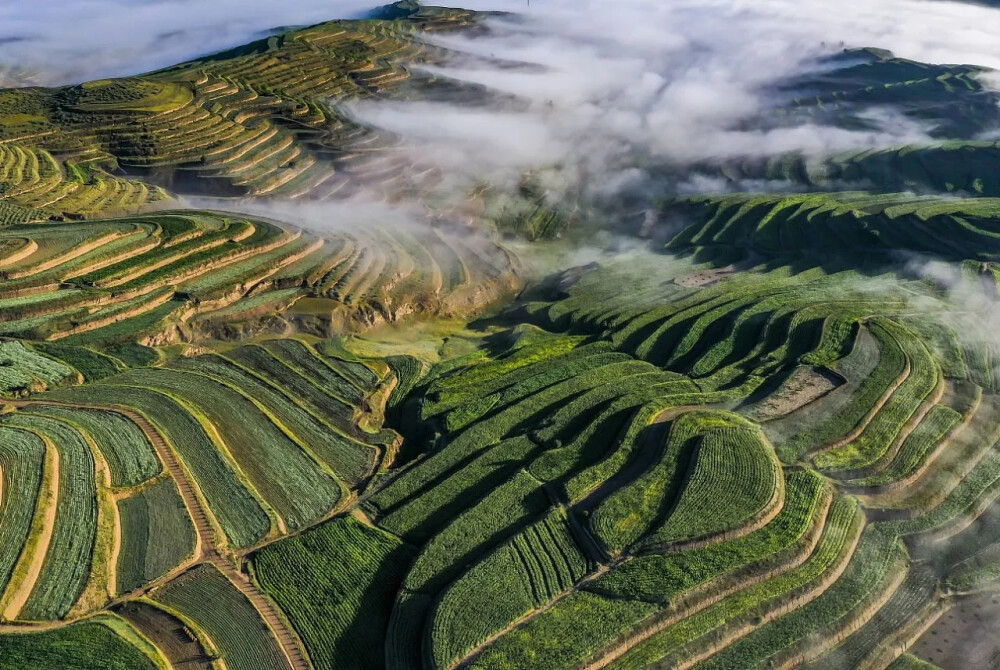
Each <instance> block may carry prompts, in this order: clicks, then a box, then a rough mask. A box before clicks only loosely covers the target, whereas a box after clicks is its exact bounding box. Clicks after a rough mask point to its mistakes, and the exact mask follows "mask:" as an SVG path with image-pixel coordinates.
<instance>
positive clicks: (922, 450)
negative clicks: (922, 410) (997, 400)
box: [851, 405, 962, 486]
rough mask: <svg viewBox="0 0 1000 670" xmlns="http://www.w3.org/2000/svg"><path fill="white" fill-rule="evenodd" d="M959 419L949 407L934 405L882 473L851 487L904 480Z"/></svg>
mask: <svg viewBox="0 0 1000 670" xmlns="http://www.w3.org/2000/svg"><path fill="white" fill-rule="evenodd" d="M961 420H962V415H961V414H959V413H958V412H956V411H955V410H953V409H952V408H950V407H946V406H944V405H935V406H934V407H932V408H931V410H930V411H929V412H928V413H927V416H925V417H924V420H923V421H921V422H920V424H919V425H918V426H917V427H916V428H914V429H913V432H912V433H910V434H909V435H907V436H906V439H905V440H904V441H903V444H902V445H901V446H900V448H899V454H898V455H897V456H896V458H895V459H894V460H893V461H892V463H891V464H890V465H889V467H888V468H886V470H885V471H884V472H883V473H881V474H879V475H875V476H873V477H868V478H866V479H861V480H858V481H855V482H851V483H852V484H853V485H855V486H879V485H883V484H889V483H891V482H894V481H897V480H900V479H906V478H907V477H909V476H910V475H911V474H912V473H914V472H916V471H917V469H918V468H919V467H920V466H921V465H922V464H923V463H924V461H925V460H926V458H927V456H928V454H930V452H931V451H932V450H933V449H934V448H935V447H937V445H939V444H941V442H942V440H944V438H945V437H946V436H947V435H948V434H949V433H950V432H951V431H952V430H953V429H954V428H955V426H957V425H958V424H959V423H960V422H961Z"/></svg>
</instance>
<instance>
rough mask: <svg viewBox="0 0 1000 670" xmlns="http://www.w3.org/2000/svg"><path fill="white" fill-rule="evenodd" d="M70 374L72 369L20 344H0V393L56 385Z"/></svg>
mask: <svg viewBox="0 0 1000 670" xmlns="http://www.w3.org/2000/svg"><path fill="white" fill-rule="evenodd" d="M72 374H73V370H72V368H70V367H68V366H66V365H64V364H62V363H60V362H59V361H56V360H53V359H51V358H48V357H47V356H42V355H41V354H38V353H35V352H34V351H31V350H30V349H28V348H26V347H25V346H24V345H23V344H21V343H20V342H0V393H3V392H10V391H20V390H28V389H34V388H35V387H36V386H38V384H39V383H41V384H42V385H43V386H44V385H49V384H57V383H59V382H61V381H63V380H64V379H66V378H67V377H69V376H70V375H72Z"/></svg>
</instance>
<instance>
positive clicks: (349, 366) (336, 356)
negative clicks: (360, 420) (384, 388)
mask: <svg viewBox="0 0 1000 670" xmlns="http://www.w3.org/2000/svg"><path fill="white" fill-rule="evenodd" d="M316 350H317V351H318V352H319V353H320V354H322V355H323V357H324V358H326V362H327V363H329V364H330V365H331V366H333V367H334V368H335V369H336V370H337V372H339V373H340V374H341V375H342V376H343V377H344V378H345V379H347V380H348V381H349V382H351V383H352V384H354V385H355V386H356V387H358V388H359V389H362V390H365V389H371V388H375V386H376V385H377V384H378V376H376V374H375V373H374V372H372V369H371V368H369V367H368V366H367V365H365V364H364V363H363V362H362V361H361V360H360V359H358V358H357V357H356V356H354V355H353V354H351V353H350V352H348V351H346V350H345V349H344V348H343V347H342V346H340V345H339V343H337V342H336V341H335V340H324V341H322V342H320V343H319V344H317V345H316Z"/></svg>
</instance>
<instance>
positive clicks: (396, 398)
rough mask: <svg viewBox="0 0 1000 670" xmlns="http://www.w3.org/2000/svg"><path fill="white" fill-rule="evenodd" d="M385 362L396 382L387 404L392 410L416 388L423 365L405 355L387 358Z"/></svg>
mask: <svg viewBox="0 0 1000 670" xmlns="http://www.w3.org/2000/svg"><path fill="white" fill-rule="evenodd" d="M385 362H386V364H388V365H389V367H390V368H391V369H392V372H393V374H395V375H396V379H397V380H398V382H397V384H396V388H394V389H393V390H392V395H390V396H389V402H388V403H387V407H388V408H389V409H393V408H396V407H399V406H400V405H401V404H402V403H403V401H404V400H405V399H406V397H407V396H409V395H410V393H411V392H412V391H413V389H414V388H415V387H416V385H417V383H418V382H419V381H420V378H421V377H422V376H423V374H424V364H423V362H421V360H420V359H419V358H415V357H413V356H406V355H402V356H388V357H386V359H385Z"/></svg>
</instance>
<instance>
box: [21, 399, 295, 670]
mask: <svg viewBox="0 0 1000 670" xmlns="http://www.w3.org/2000/svg"><path fill="white" fill-rule="evenodd" d="M9 404H11V405H13V406H15V407H19V408H26V407H30V406H31V405H58V406H61V407H75V408H78V409H100V410H105V411H108V412H116V413H118V414H121V415H122V416H125V417H128V419H130V420H131V421H132V422H133V423H135V424H136V425H137V426H139V428H140V429H141V430H142V432H143V433H145V435H146V437H147V438H148V439H149V442H150V444H152V445H153V448H154V449H155V450H156V454H157V455H158V456H159V457H160V461H161V462H162V463H163V467H164V468H166V470H167V473H168V474H169V475H170V476H171V477H172V478H173V479H174V481H175V482H176V483H177V489H178V491H179V492H180V494H181V499H182V500H183V501H184V506H185V507H187V509H188V513H189V514H190V516H191V519H192V521H193V522H194V526H195V532H196V533H197V537H198V544H197V548H196V550H195V563H201V562H207V563H211V564H213V565H214V566H215V567H217V568H218V569H219V570H221V571H222V572H223V574H225V575H226V577H228V578H229V580H230V581H231V582H232V583H233V585H234V586H236V588H237V589H239V591H240V592H241V593H242V594H243V595H244V596H246V597H247V599H248V600H249V601H250V602H251V603H252V604H253V606H254V608H255V609H256V610H257V612H258V614H260V616H261V618H262V619H263V620H264V621H265V623H266V624H267V626H268V627H269V628H270V629H271V631H272V632H273V633H274V637H275V639H276V640H277V642H278V645H279V646H280V647H281V652H282V654H284V656H285V658H286V660H287V661H288V666H289V668H290V670H312V666H311V665H310V664H309V662H308V661H307V660H306V656H305V654H304V653H303V651H302V644H301V642H300V641H299V639H298V638H297V637H296V636H295V634H294V633H293V632H292V631H291V629H290V628H289V626H288V625H287V624H286V623H285V620H284V619H283V618H282V617H281V616H280V615H279V614H278V611H277V609H276V608H275V606H274V605H273V604H272V603H271V601H270V600H269V599H268V597H267V596H265V595H264V594H263V593H262V592H261V591H260V589H258V588H257V586H256V584H254V583H253V581H252V580H251V579H250V577H249V576H248V575H246V574H245V573H243V572H240V571H238V570H236V569H235V568H234V567H233V566H232V564H231V563H230V562H229V561H227V560H225V559H224V558H223V556H222V555H221V554H220V553H219V550H218V545H217V543H216V535H215V529H214V528H213V527H212V523H211V522H210V521H209V519H208V514H207V512H206V511H205V508H204V506H203V505H202V503H201V500H200V498H199V497H198V494H197V492H196V489H195V487H194V485H193V484H192V483H191V481H190V480H189V479H188V476H187V473H186V472H185V471H184V468H183V467H182V466H181V464H180V461H178V459H177V456H176V455H175V454H174V451H173V449H171V448H170V445H168V444H167V441H166V440H165V439H164V438H163V435H161V434H160V431H159V430H157V429H156V427H155V426H154V425H153V424H152V423H150V422H149V420H148V419H146V417H144V416H142V415H141V414H139V413H138V412H135V411H133V410H130V409H128V408H125V407H120V406H116V405H100V404H93V405H87V404H81V403H63V402H53V401H44V400H38V401H33V400H19V401H15V402H11V403H9ZM188 567H190V566H188ZM185 570H186V568H185ZM182 572H183V571H182ZM173 576H176V573H171V574H170V575H168V580H169V578H171V577H173ZM153 585H158V582H154V583H153V584H152V585H148V586H147V587H145V588H144V589H143V592H145V591H148V590H149V589H150V587H151V586H153Z"/></svg>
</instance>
